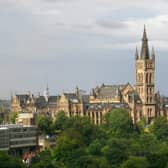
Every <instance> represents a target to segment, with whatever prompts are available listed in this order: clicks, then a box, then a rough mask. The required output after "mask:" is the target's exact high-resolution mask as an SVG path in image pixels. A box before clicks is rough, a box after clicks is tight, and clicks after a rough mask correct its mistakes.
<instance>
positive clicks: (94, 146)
mask: <svg viewBox="0 0 168 168" xmlns="http://www.w3.org/2000/svg"><path fill="white" fill-rule="evenodd" d="M101 148H102V144H101V143H100V141H99V140H98V139H96V140H94V141H93V142H92V143H91V144H90V145H89V147H88V151H89V153H90V154H91V155H100V154H101Z"/></svg>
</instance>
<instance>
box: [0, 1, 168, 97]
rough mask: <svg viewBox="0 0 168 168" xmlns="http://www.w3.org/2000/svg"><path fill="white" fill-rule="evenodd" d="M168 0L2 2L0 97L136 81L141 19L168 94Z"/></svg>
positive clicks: (158, 80) (159, 80)
mask: <svg viewBox="0 0 168 168" xmlns="http://www.w3.org/2000/svg"><path fill="white" fill-rule="evenodd" d="M166 1H167V0H155V1H152V0H148V1H146V0H124V1H123V0H117V1H116V0H0V74H1V80H0V81H1V82H0V98H9V97H10V94H11V92H13V93H15V92H16V93H24V92H28V91H32V92H33V93H35V94H36V93H37V92H41V93H42V92H43V90H44V89H45V87H46V83H47V81H48V83H49V88H50V93H51V94H57V93H61V92H62V91H63V90H64V91H72V90H73V89H74V88H75V86H76V85H78V86H79V88H82V89H84V90H87V91H88V92H89V90H90V89H91V88H93V87H96V85H101V84H102V83H105V84H122V83H127V82H130V83H131V84H134V83H135V81H134V80H135V75H134V74H135V73H134V72H135V70H134V53H135V48H136V46H137V47H138V49H139V50H140V47H141V38H142V32H143V26H144V24H145V25H146V27H147V33H148V38H149V46H150V48H151V47H152V46H154V47H155V51H156V90H160V91H161V93H162V94H163V95H168V79H167V72H168V2H166Z"/></svg>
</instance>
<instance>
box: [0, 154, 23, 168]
mask: <svg viewBox="0 0 168 168" xmlns="http://www.w3.org/2000/svg"><path fill="white" fill-rule="evenodd" d="M0 167H2V168H25V165H23V163H22V162H21V160H19V159H18V158H15V157H12V156H10V155H8V154H7V153H6V152H2V151H0Z"/></svg>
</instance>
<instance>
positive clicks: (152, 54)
mask: <svg viewBox="0 0 168 168" xmlns="http://www.w3.org/2000/svg"><path fill="white" fill-rule="evenodd" d="M151 56H152V59H155V49H154V47H152V52H151Z"/></svg>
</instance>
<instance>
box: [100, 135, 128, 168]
mask: <svg viewBox="0 0 168 168" xmlns="http://www.w3.org/2000/svg"><path fill="white" fill-rule="evenodd" d="M127 148H128V146H127V141H126V140H125V139H121V138H112V139H110V140H109V142H108V143H107V145H106V146H104V147H103V148H102V153H103V154H104V156H105V157H106V158H107V160H108V161H109V163H110V164H111V165H113V166H116V167H118V166H119V165H120V163H122V162H123V161H124V160H127V158H128V153H127Z"/></svg>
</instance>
